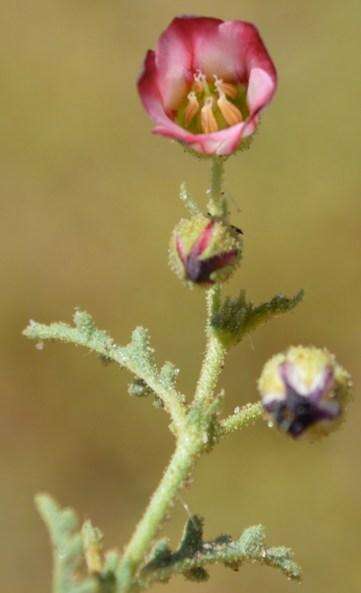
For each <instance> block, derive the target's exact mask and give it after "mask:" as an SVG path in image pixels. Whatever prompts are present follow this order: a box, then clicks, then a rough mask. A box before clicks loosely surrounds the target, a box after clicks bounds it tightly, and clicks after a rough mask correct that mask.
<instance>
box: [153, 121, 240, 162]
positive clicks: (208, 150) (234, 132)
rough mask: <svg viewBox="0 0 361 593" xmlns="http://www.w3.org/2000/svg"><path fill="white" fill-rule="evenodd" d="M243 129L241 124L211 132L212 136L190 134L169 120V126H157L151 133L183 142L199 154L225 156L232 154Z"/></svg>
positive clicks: (238, 142) (238, 143)
mask: <svg viewBox="0 0 361 593" xmlns="http://www.w3.org/2000/svg"><path fill="white" fill-rule="evenodd" d="M244 129H246V126H245V123H244V122H242V123H240V124H237V125H235V126H231V127H230V128H226V129H224V130H220V131H219V132H213V133H212V134H190V133H188V132H187V131H186V130H184V129H183V128H181V127H180V126H177V125H176V124H173V122H171V121H170V120H169V124H167V125H158V126H156V127H155V128H154V129H153V132H154V133H155V134H160V135H161V136H166V137H168V138H174V139H175V140H179V141H180V142H184V143H186V144H188V145H189V147H190V148H192V149H193V150H195V151H196V152H200V153H201V154H217V155H220V156H221V155H223V156H225V155H228V154H232V152H234V151H235V150H236V149H237V148H238V146H239V145H240V143H241V141H242V139H243V137H244V136H243V130H244Z"/></svg>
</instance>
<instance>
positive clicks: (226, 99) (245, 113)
mask: <svg viewBox="0 0 361 593" xmlns="http://www.w3.org/2000/svg"><path fill="white" fill-rule="evenodd" d="M276 86H277V75H276V69H275V67H274V65H273V62H272V60H271V58H270V56H269V54H268V52H267V50H266V48H265V46H264V44H263V42H262V39H261V37H260V35H259V33H258V31H257V29H256V28H255V26H254V25H252V24H250V23H246V22H243V21H222V20H220V19H215V18H207V17H191V16H183V17H177V18H175V19H174V20H173V21H172V22H171V24H170V25H169V27H168V28H167V29H166V30H165V31H164V32H163V33H162V35H161V36H160V39H159V41H158V45H157V49H156V50H155V51H153V50H149V51H148V53H147V55H146V58H145V62H144V69H143V72H142V74H141V76H140V78H139V81H138V90H139V94H140V97H141V100H142V102H143V105H144V107H145V109H146V111H147V112H148V113H149V115H150V117H151V118H152V120H153V121H154V123H155V124H156V125H155V128H154V129H153V132H154V133H156V134H160V135H162V136H167V137H170V138H174V139H176V140H179V141H180V142H182V143H183V144H186V145H188V146H189V147H190V148H192V149H193V150H195V151H197V152H199V153H202V154H209V155H213V154H216V155H229V154H231V153H232V152H234V151H235V150H237V148H238V147H239V146H240V144H241V143H242V141H243V140H244V139H245V138H247V137H249V136H251V135H252V134H253V132H254V131H255V129H256V128H257V125H258V122H259V115H260V112H261V111H262V109H264V107H266V106H267V105H268V103H270V101H271V99H272V97H273V95H274V93H275V90H276Z"/></svg>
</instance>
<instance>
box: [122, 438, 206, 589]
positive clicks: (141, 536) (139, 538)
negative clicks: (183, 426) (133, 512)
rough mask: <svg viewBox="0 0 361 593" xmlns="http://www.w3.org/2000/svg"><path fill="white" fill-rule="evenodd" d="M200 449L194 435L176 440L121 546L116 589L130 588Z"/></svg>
mask: <svg viewBox="0 0 361 593" xmlns="http://www.w3.org/2000/svg"><path fill="white" fill-rule="evenodd" d="M201 448H202V441H201V440H200V439H199V436H198V438H197V436H196V435H195V434H194V435H192V434H188V432H187V433H184V435H183V437H181V438H180V439H179V441H178V444H177V448H176V450H175V452H174V455H173V457H172V459H171V461H170V463H169V466H168V468H167V470H166V472H165V474H164V476H163V478H162V480H161V482H160V484H159V486H158V488H157V489H156V491H155V492H154V494H153V496H152V498H151V500H150V503H149V505H148V507H147V509H146V511H145V513H144V515H143V517H142V519H141V520H140V522H139V523H138V526H137V528H136V530H135V532H134V534H133V536H132V538H131V540H130V542H129V544H128V546H127V547H126V549H125V552H124V555H123V557H122V560H121V562H120V565H119V568H118V570H117V580H118V583H119V591H121V592H125V591H128V590H129V589H130V588H131V587H132V585H133V583H134V577H135V575H136V572H137V570H138V567H139V566H140V564H141V562H142V561H143V560H144V557H145V555H146V553H147V552H148V550H149V548H150V545H151V543H152V541H153V539H154V537H155V536H156V534H157V532H158V529H159V528H160V526H161V524H162V522H163V521H164V519H165V517H166V515H167V513H168V511H169V508H170V507H171V505H172V502H173V500H174V497H175V495H176V494H177V492H178V491H179V489H180V488H181V487H182V485H183V483H184V481H185V480H186V478H187V477H188V475H189V473H190V471H191V470H192V468H193V465H194V463H195V460H196V457H197V455H198V453H199V451H200V449H201Z"/></svg>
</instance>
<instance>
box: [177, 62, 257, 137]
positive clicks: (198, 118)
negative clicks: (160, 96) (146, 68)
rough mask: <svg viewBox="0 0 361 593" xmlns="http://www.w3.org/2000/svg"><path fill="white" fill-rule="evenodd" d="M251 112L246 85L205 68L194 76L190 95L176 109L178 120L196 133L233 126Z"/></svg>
mask: <svg viewBox="0 0 361 593" xmlns="http://www.w3.org/2000/svg"><path fill="white" fill-rule="evenodd" d="M248 115H249V111H248V106H247V100H246V88H245V86H244V85H241V84H234V83H231V82H225V81H223V80H222V79H221V78H218V77H217V76H216V75H213V79H211V80H209V79H207V78H206V76H205V75H204V74H203V73H202V72H197V73H196V74H195V75H194V76H193V83H192V86H191V89H190V90H189V92H188V95H187V97H186V98H185V99H184V100H183V101H182V103H181V105H180V106H179V108H178V111H177V113H176V117H175V120H176V122H177V123H178V124H179V125H180V126H182V128H185V129H186V130H189V131H190V132H192V133H193V134H210V133H211V132H217V131H218V130H223V129H224V128H228V127H229V126H234V125H235V124H238V123H240V122H242V121H243V120H244V119H246V118H247V117H248Z"/></svg>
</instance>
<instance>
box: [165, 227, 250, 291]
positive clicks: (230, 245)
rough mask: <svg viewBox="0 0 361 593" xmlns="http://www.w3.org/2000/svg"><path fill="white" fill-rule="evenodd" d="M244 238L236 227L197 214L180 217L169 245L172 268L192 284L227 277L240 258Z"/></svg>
mask: <svg viewBox="0 0 361 593" xmlns="http://www.w3.org/2000/svg"><path fill="white" fill-rule="evenodd" d="M241 248H242V239H241V237H240V234H239V232H238V231H237V229H235V227H232V226H228V225H226V224H224V223H223V222H221V221H220V220H217V219H213V218H209V217H206V216H203V215H197V216H195V217H193V218H192V219H189V220H181V222H180V223H179V224H178V225H177V227H176V228H175V230H174V232H173V235H172V240H171V247H170V263H171V267H172V269H173V270H174V271H175V272H176V274H177V275H178V276H179V277H180V278H181V279H183V280H186V281H187V282H188V283H190V284H198V285H203V286H209V285H212V284H214V283H215V282H223V281H225V280H226V279H227V278H228V277H229V276H230V274H231V273H232V272H233V270H234V268H235V267H236V266H237V264H238V262H239V260H240V258H241Z"/></svg>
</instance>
